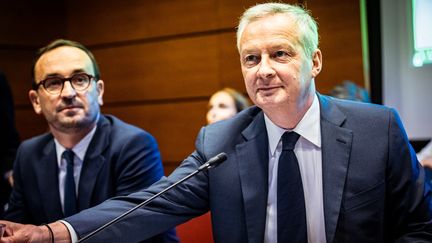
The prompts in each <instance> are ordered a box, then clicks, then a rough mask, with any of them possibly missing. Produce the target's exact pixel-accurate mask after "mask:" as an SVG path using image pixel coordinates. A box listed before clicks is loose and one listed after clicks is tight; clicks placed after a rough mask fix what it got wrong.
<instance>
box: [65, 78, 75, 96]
mask: <svg viewBox="0 0 432 243" xmlns="http://www.w3.org/2000/svg"><path fill="white" fill-rule="evenodd" d="M75 95H76V90H75V89H74V87H73V86H72V84H71V82H70V81H66V82H64V83H63V89H62V91H61V96H62V97H73V96H75Z"/></svg>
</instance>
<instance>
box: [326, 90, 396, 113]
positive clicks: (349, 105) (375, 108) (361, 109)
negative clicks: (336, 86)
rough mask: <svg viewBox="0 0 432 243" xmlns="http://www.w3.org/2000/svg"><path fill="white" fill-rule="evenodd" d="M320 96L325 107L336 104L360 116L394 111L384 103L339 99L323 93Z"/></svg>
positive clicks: (340, 108) (341, 108) (347, 111)
mask: <svg viewBox="0 0 432 243" xmlns="http://www.w3.org/2000/svg"><path fill="white" fill-rule="evenodd" d="M320 98H321V99H320V100H321V106H322V107H323V108H324V109H325V108H329V107H331V106H335V107H337V108H338V109H339V110H341V111H342V112H344V113H348V114H351V113H352V114H356V115H359V116H362V115H367V116H372V115H382V114H388V113H389V112H393V111H394V109H392V108H389V107H387V106H384V105H378V104H372V103H366V102H360V101H352V100H345V99H339V98H334V97H331V96H325V95H321V97H320Z"/></svg>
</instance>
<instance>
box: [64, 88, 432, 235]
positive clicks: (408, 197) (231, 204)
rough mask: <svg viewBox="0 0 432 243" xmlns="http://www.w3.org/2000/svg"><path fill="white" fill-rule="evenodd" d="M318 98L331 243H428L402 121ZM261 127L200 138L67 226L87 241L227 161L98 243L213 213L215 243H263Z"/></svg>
mask: <svg viewBox="0 0 432 243" xmlns="http://www.w3.org/2000/svg"><path fill="white" fill-rule="evenodd" d="M318 96H319V102H320V110H321V124H320V125H321V138H322V163H323V166H322V168H323V178H322V179H323V191H324V192H323V198H324V216H325V233H326V240H327V242H362V243H367V242H374V243H375V242H395V241H398V242H432V231H431V214H430V209H429V205H430V191H429V189H428V188H427V187H425V184H424V171H423V169H422V168H421V167H420V166H419V163H418V161H417V159H416V156H415V153H414V151H413V150H412V148H411V146H410V144H409V142H408V139H407V136H406V134H405V131H404V129H403V127H402V124H401V121H400V120H399V117H398V115H397V114H396V112H395V111H394V110H392V109H389V108H386V107H383V106H377V105H370V104H362V103H357V102H348V101H342V100H336V99H333V98H329V97H326V96H321V95H318ZM263 117H264V116H263V112H262V111H261V110H260V109H259V108H257V107H252V108H249V109H247V110H245V111H243V112H241V113H239V114H238V115H237V116H235V117H234V118H232V119H229V120H226V121H222V122H219V123H215V124H212V125H209V126H207V127H204V128H202V130H201V131H200V133H199V135H198V138H197V141H196V151H195V152H193V153H192V154H191V155H190V156H189V157H188V158H187V159H186V160H185V161H183V163H182V164H181V165H180V167H179V168H177V169H176V170H175V171H174V172H173V173H172V174H171V175H170V176H169V177H168V178H165V179H162V180H161V181H159V182H158V183H156V184H154V185H153V186H151V187H150V188H148V189H147V190H144V191H142V192H138V193H134V194H132V195H130V196H128V197H117V198H114V199H112V200H109V201H107V202H105V203H103V204H101V205H99V206H97V207H96V208H93V209H89V210H85V211H83V212H81V213H80V214H78V215H75V216H72V217H69V218H67V219H66V220H67V221H68V222H69V223H71V225H72V226H73V227H74V229H75V230H76V232H77V234H78V235H79V236H80V237H82V236H83V235H86V234H88V233H89V232H90V231H92V230H94V229H95V228H97V227H98V226H100V225H101V224H103V223H105V222H107V221H108V220H110V219H112V218H113V217H115V216H116V215H118V212H119V211H125V210H126V209H129V208H131V207H133V206H135V205H136V203H138V202H140V201H142V200H143V199H146V198H148V197H150V196H151V195H154V194H155V193H157V192H159V191H160V190H161V189H163V188H166V187H167V186H169V185H171V184H172V183H174V182H175V181H177V180H179V179H180V178H183V177H184V176H186V175H188V174H189V173H191V172H192V171H194V170H195V169H197V168H198V167H199V166H200V165H202V164H203V163H204V162H205V161H206V160H208V159H210V158H211V157H212V156H215V155H216V154H218V153H220V152H226V153H227V154H228V159H227V161H226V162H224V163H223V164H221V165H220V166H219V167H216V168H214V169H211V170H209V171H208V172H205V173H200V174H198V175H197V176H195V177H193V178H191V179H189V180H188V181H186V182H185V183H184V184H182V185H181V186H179V187H177V188H175V189H173V190H171V191H169V192H168V193H167V194H165V195H164V196H163V197H161V198H158V199H157V200H155V201H154V202H153V203H151V204H150V205H149V206H148V207H146V208H145V209H140V210H138V211H137V212H136V213H134V214H132V215H131V217H129V218H127V219H124V221H122V223H119V224H117V225H114V226H112V227H111V228H107V229H106V230H105V231H102V232H100V233H99V234H98V235H96V236H95V238H93V239H92V242H103V241H104V240H110V239H111V240H116V239H120V238H121V239H124V240H126V241H128V242H136V241H139V240H140V239H143V238H146V237H149V236H151V235H153V234H156V233H158V232H161V231H162V230H164V229H166V228H169V227H172V226H174V225H176V224H179V223H181V222H184V221H185V220H188V219H190V218H191V217H194V216H197V215H200V214H202V213H204V212H206V211H208V210H211V213H212V214H211V215H212V226H213V236H214V240H215V242H221V243H228V242H236V243H238V242H257V243H258V242H259V243H261V242H263V240H264V230H265V222H266V207H267V195H268V137H267V132H266V128H265V123H264V118H263Z"/></svg>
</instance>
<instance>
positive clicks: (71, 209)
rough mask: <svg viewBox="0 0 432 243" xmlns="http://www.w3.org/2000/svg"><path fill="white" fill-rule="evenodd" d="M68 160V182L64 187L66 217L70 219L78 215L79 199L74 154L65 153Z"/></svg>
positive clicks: (66, 181)
mask: <svg viewBox="0 0 432 243" xmlns="http://www.w3.org/2000/svg"><path fill="white" fill-rule="evenodd" d="M63 158H65V160H66V164H67V165H66V180H65V187H64V216H65V217H68V216H71V215H73V214H76V213H77V208H78V207H77V198H76V194H75V179H74V152H73V151H72V150H66V151H64V152H63Z"/></svg>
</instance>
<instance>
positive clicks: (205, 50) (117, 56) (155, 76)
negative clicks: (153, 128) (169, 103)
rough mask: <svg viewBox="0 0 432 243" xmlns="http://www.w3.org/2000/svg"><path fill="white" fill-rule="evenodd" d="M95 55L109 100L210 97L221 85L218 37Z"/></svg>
mask: <svg viewBox="0 0 432 243" xmlns="http://www.w3.org/2000/svg"><path fill="white" fill-rule="evenodd" d="M197 47H198V48H197ZM94 54H95V56H96V58H97V59H98V60H99V64H100V69H101V72H102V78H103V79H105V81H106V84H107V92H106V100H107V101H109V102H118V101H138V100H147V99H151V100H155V99H158V100H160V99H169V98H184V97H194V96H208V95H210V94H211V93H212V92H213V91H215V90H216V89H218V88H219V85H218V83H219V67H218V64H219V62H218V60H219V52H218V36H203V37H193V38H184V39H180V40H170V41H162V42H156V43H146V44H140V45H128V46H124V47H117V48H109V49H108V48H107V49H100V50H96V51H94Z"/></svg>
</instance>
